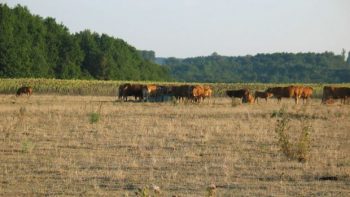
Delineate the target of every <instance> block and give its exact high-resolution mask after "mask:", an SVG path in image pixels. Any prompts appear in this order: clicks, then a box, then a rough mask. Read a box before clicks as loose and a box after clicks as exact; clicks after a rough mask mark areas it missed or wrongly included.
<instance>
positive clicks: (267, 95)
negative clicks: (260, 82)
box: [254, 91, 273, 103]
mask: <svg viewBox="0 0 350 197" xmlns="http://www.w3.org/2000/svg"><path fill="white" fill-rule="evenodd" d="M254 96H255V101H256V102H257V103H259V98H263V99H265V101H266V102H267V98H270V97H272V96H273V94H272V93H270V92H259V91H255V94H254Z"/></svg>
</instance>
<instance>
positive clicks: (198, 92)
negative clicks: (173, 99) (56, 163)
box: [191, 85, 205, 102]
mask: <svg viewBox="0 0 350 197" xmlns="http://www.w3.org/2000/svg"><path fill="white" fill-rule="evenodd" d="M204 94H205V91H204V87H203V86H202V85H195V86H193V88H192V94H191V99H192V101H193V102H200V101H201V99H202V98H203V97H204Z"/></svg>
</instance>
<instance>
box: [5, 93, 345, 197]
mask: <svg viewBox="0 0 350 197" xmlns="http://www.w3.org/2000/svg"><path fill="white" fill-rule="evenodd" d="M282 106H285V113H286V114H287V115H288V118H289V119H290V121H289V123H288V125H287V127H286V128H287V129H286V132H287V133H288V135H290V140H291V142H294V141H297V140H298V138H299V136H300V133H301V130H302V128H303V125H305V124H308V125H310V128H311V129H310V135H309V140H310V150H309V151H308V152H307V153H308V156H307V160H306V162H299V161H297V160H293V159H289V158H287V157H286V156H285V155H284V154H283V153H282V152H281V150H280V147H279V146H278V145H277V141H278V139H277V135H276V133H275V128H276V122H277V119H278V118H279V115H278V114H279V113H280V111H281V110H280V109H281V107H282ZM92 114H93V115H92ZM349 129H350V106H349V105H340V104H339V103H336V104H333V105H330V106H327V105H320V100H318V99H314V100H312V101H311V103H309V104H307V105H300V104H299V105H297V106H296V105H294V104H293V101H292V100H286V99H285V100H283V101H282V104H281V105H279V104H277V101H276V100H274V99H272V100H269V102H268V103H267V104H266V103H265V102H261V103H260V104H254V105H240V104H237V103H236V102H231V100H230V99H227V98H214V99H213V100H212V101H211V103H209V104H208V103H206V102H204V103H201V104H183V103H180V104H175V103H134V102H127V103H122V102H116V101H115V97H107V96H106V97H103V96H100V97H97V96H57V95H33V96H32V97H30V98H29V99H28V98H27V97H25V96H23V97H15V96H13V95H0V141H1V143H0V180H1V181H0V195H1V196H42V195H53V196H60V195H64V196H67V195H74V196H78V195H82V196H135V191H137V190H138V188H151V189H149V192H150V193H151V194H152V195H153V194H154V193H153V191H152V187H154V186H158V187H159V188H160V191H161V193H160V195H159V196H173V195H179V196H206V195H207V194H208V191H207V187H208V186H209V185H211V184H215V185H216V187H217V188H216V190H215V192H216V195H217V196H349V194H350V132H349ZM144 191H146V190H144ZM155 195H158V194H155Z"/></svg>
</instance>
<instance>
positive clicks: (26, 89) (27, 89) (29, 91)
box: [16, 87, 33, 97]
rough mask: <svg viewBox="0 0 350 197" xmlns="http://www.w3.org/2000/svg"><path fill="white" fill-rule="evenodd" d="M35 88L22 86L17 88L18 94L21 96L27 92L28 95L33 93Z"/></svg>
mask: <svg viewBox="0 0 350 197" xmlns="http://www.w3.org/2000/svg"><path fill="white" fill-rule="evenodd" d="M32 93H33V89H32V88H31V87H20V88H18V90H17V93H16V96H21V95H22V94H26V95H27V96H28V97H29V96H30V95H32Z"/></svg>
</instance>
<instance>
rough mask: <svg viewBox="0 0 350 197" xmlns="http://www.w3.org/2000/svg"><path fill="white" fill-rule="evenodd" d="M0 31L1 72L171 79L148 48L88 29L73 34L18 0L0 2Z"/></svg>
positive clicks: (2, 74)
mask: <svg viewBox="0 0 350 197" xmlns="http://www.w3.org/2000/svg"><path fill="white" fill-rule="evenodd" d="M0 32H1V33H0V77H2V78H18V77H34V78H38V77H43V78H58V79H101V80H156V81H167V80H169V79H170V75H169V71H168V70H167V68H166V67H164V66H160V65H158V64H156V63H154V62H153V61H152V59H149V58H148V57H149V52H147V51H138V50H137V49H135V48H134V47H132V46H130V45H129V44H127V43H126V42H125V41H123V40H121V39H116V38H114V37H111V36H108V35H106V34H102V35H100V34H97V33H94V32H91V31H90V30H85V31H81V32H79V33H75V34H71V33H70V32H69V30H68V28H67V27H65V26H64V25H62V24H58V23H57V22H56V21H55V19H53V18H50V17H48V18H42V17H40V16H37V15H32V14H31V13H30V11H29V10H28V9H27V8H26V7H23V6H20V5H17V6H16V7H14V8H10V7H8V6H7V5H6V4H0ZM151 55H152V54H151ZM143 57H145V58H143ZM146 57H147V58H148V59H147V58H146Z"/></svg>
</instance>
